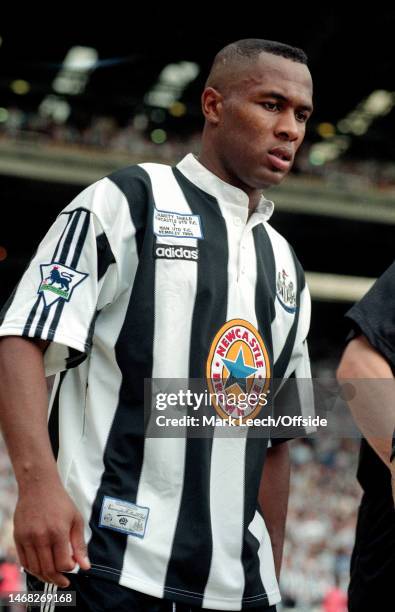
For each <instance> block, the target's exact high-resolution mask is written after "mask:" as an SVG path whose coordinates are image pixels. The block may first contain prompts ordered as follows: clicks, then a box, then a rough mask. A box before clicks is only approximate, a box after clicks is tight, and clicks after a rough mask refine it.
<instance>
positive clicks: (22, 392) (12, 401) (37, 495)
mask: <svg viewBox="0 0 395 612" xmlns="http://www.w3.org/2000/svg"><path fill="white" fill-rule="evenodd" d="M46 344H47V343H44V342H42V341H35V342H34V341H31V340H27V339H24V338H19V337H14V336H9V337H5V338H2V339H1V340H0V426H1V428H2V432H3V435H4V439H5V442H6V445H7V448H8V451H9V454H10V458H11V462H12V465H13V468H14V472H15V476H16V479H17V482H18V502H17V506H16V510H15V516H14V537H15V543H16V546H17V550H18V554H19V557H20V561H21V563H22V565H23V566H24V567H25V569H26V570H27V571H29V572H31V573H32V574H34V575H36V576H38V577H39V578H40V579H41V580H45V581H47V582H55V583H56V584H58V585H59V586H68V584H69V581H68V579H67V578H66V577H65V576H63V575H62V574H61V573H60V572H62V571H70V570H71V569H73V567H74V566H75V563H76V562H77V563H78V564H79V565H80V566H81V567H82V568H83V569H89V562H88V561H87V559H86V558H85V557H86V547H85V544H84V541H83V521H82V517H81V515H80V513H79V512H78V510H77V508H76V507H75V506H74V504H73V502H72V500H71V499H70V497H69V496H68V494H67V493H66V491H65V489H64V487H63V485H62V483H61V481H60V478H59V475H58V471H57V466H56V461H55V458H54V455H53V453H52V449H51V444H50V440H49V435H48V428H47V411H48V408H47V406H48V396H47V386H46V382H45V375H44V365H43V356H42V350H44V348H45V346H46ZM49 515H50V516H51V521H50V522H49V521H48V520H47V517H48V516H49Z"/></svg>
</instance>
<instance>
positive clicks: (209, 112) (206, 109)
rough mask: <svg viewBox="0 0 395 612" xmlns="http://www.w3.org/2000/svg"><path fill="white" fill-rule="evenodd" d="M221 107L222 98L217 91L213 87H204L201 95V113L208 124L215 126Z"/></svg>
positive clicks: (218, 119)
mask: <svg viewBox="0 0 395 612" xmlns="http://www.w3.org/2000/svg"><path fill="white" fill-rule="evenodd" d="M222 106H223V97H222V95H221V94H220V93H219V91H217V90H216V89H214V87H206V89H205V90H204V91H203V93H202V111H203V115H204V117H205V119H206V121H208V123H211V124H213V125H217V124H218V123H219V122H220V120H221V112H222Z"/></svg>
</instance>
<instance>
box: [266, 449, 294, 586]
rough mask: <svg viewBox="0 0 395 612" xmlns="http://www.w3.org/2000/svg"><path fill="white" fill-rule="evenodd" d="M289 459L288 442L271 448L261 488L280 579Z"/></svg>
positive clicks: (287, 493) (286, 508)
mask: <svg viewBox="0 0 395 612" xmlns="http://www.w3.org/2000/svg"><path fill="white" fill-rule="evenodd" d="M289 477H290V462H289V449H288V444H285V443H284V444H278V445H276V446H273V447H272V448H269V449H268V451H267V457H266V461H265V466H264V469H263V473H262V479H261V484H260V487H259V504H260V506H261V509H262V512H263V516H264V519H265V523H266V526H267V529H268V532H269V535H270V540H271V543H272V548H273V555H274V565H275V568H276V575H277V579H278V578H279V577H280V570H281V562H282V556H283V548H284V533H285V521H286V518H287V510H288V496H289Z"/></svg>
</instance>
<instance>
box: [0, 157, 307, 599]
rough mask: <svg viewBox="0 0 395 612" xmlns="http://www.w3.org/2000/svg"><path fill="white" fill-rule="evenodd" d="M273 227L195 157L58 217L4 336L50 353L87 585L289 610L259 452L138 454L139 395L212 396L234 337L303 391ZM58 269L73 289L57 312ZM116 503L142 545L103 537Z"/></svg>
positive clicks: (299, 292) (193, 447)
mask: <svg viewBox="0 0 395 612" xmlns="http://www.w3.org/2000/svg"><path fill="white" fill-rule="evenodd" d="M272 211H273V203H272V202H270V201H269V200H267V199H265V198H264V197H263V196H262V199H261V202H260V204H259V206H258V207H257V209H256V211H255V212H254V213H253V214H252V215H251V216H250V218H249V219H248V197H247V195H246V194H245V193H244V192H243V191H241V190H240V189H238V188H236V187H233V186H231V185H229V184H227V183H224V182H223V181H221V180H220V179H219V178H218V177H216V176H215V175H214V174H212V173H211V172H209V171H208V170H207V169H206V168H205V167H203V166H202V165H201V164H200V163H199V162H198V160H197V159H196V158H195V157H194V156H193V155H192V154H190V155H188V156H186V157H185V158H184V159H183V160H182V161H181V162H180V163H179V164H178V166H177V167H175V168H172V167H170V166H166V165H161V164H141V165H138V166H132V167H128V168H125V169H122V170H120V171H117V172H115V173H113V174H112V175H110V176H108V177H106V178H103V179H101V180H99V181H98V182H96V183H95V184H93V185H91V186H89V187H88V188H87V189H85V190H84V191H83V192H82V193H81V194H80V195H78V196H77V197H76V198H75V200H74V201H73V202H71V204H70V205H69V206H68V207H67V208H66V209H65V210H64V211H63V212H62V213H61V214H60V215H59V217H58V218H57V219H56V221H55V223H54V225H53V226H52V227H51V229H50V230H49V232H48V234H47V236H46V237H45V238H44V240H43V241H42V242H41V244H40V246H39V248H38V250H37V253H36V255H35V257H34V258H33V260H32V262H31V263H30V264H29V267H28V269H27V271H26V272H25V274H24V276H23V278H22V279H21V281H20V283H19V285H18V286H17V288H16V290H15V292H14V293H13V295H12V296H11V298H10V300H9V302H8V303H7V304H6V306H5V307H4V309H3V312H2V315H1V326H0V334H1V335H24V336H27V337H35V338H42V339H47V340H50V341H51V344H50V345H49V347H48V349H47V350H46V353H45V364H46V370H47V373H48V375H49V374H54V373H55V374H56V382H55V385H54V389H53V392H52V397H51V402H50V410H49V433H50V437H51V442H52V447H53V450H54V453H55V455H56V457H57V461H58V466H59V472H60V474H61V477H62V480H63V482H64V485H65V487H66V489H67V491H68V492H69V494H70V495H71V497H72V498H73V499H74V501H75V502H76V504H77V506H78V508H79V509H80V511H81V512H82V514H83V516H84V518H85V537H86V541H87V542H88V552H89V557H90V560H91V562H92V570H91V571H92V573H93V574H96V575H98V576H102V577H103V578H107V579H110V580H113V581H115V582H119V583H120V584H121V585H123V586H126V587H129V588H132V589H135V590H138V591H141V592H144V593H147V594H149V595H152V596H154V597H159V598H168V599H170V600H172V601H180V602H185V603H189V604H191V605H195V606H201V607H203V608H209V609H219V610H239V609H241V608H242V607H243V608H248V607H251V608H253V607H257V606H261V607H265V606H267V607H269V606H271V605H273V604H275V603H277V602H278V601H280V595H279V590H278V585H277V581H276V577H275V570H274V563H273V554H272V549H271V544H270V538H269V535H268V531H267V528H266V526H265V523H264V520H263V517H262V513H261V510H260V508H259V507H258V502H257V496H258V488H259V482H260V478H261V474H262V468H263V464H264V460H265V456H266V450H267V445H268V441H267V439H261V438H257V437H251V436H249V435H248V431H247V430H248V428H245V430H243V432H244V433H241V434H240V435H238V436H234V435H232V436H226V435H225V436H224V435H223V432H222V435H218V433H217V431H216V429H214V430H213V434H212V435H211V436H208V437H206V438H193V437H188V436H185V437H179V438H170V437H168V438H166V437H165V436H163V437H161V438H149V437H146V436H145V433H144V432H145V430H144V385H143V381H144V379H150V378H155V379H156V378H157V379H166V378H169V379H185V380H188V379H192V378H203V379H204V378H205V376H206V364H207V360H208V355H209V352H210V347H211V346H212V343H213V339H214V338H215V337H216V335H217V334H218V332H219V330H221V328H222V327H223V326H224V325H225V324H226V323H227V322H230V321H233V320H235V321H244V322H246V325H247V324H248V325H249V326H250V328H251V329H253V330H256V333H257V334H258V335H259V337H260V338H261V339H262V342H263V344H264V347H265V350H266V352H267V356H268V362H267V364H266V368H267V371H268V372H269V371H270V377H275V378H284V377H290V376H296V377H302V378H308V377H309V376H310V369H309V359H308V353H307V346H306V336H307V332H308V328H309V322H310V297H309V292H308V288H307V286H306V285H305V281H304V274H303V270H302V268H301V266H300V263H299V262H298V260H297V258H296V257H295V254H294V252H293V250H292V248H291V247H290V246H289V245H288V243H287V241H286V240H285V239H284V238H283V237H281V236H280V235H279V234H278V233H277V232H276V231H275V230H274V229H273V228H272V227H271V226H270V225H269V223H268V219H269V217H270V216H271V214H272ZM171 249H173V250H171ZM54 268H56V269H58V271H59V270H60V271H61V273H62V271H63V273H67V274H68V276H67V277H66V278H69V277H71V276H72V275H73V274H74V276H73V279H74V281H71V282H75V285H72V288H71V293H70V294H67V295H68V299H65V298H62V297H59V299H57V300H56V301H52V302H51V303H50V304H48V300H54V299H55V298H56V296H57V293H56V292H55V293H54V291H53V289H51V286H50V285H51V281H49V280H48V279H44V278H43V276H45V274H48V273H49V271H50V273H51V274H52V271H53V270H54ZM65 270H66V271H67V272H64V271H65ZM75 279H80V280H79V281H78V283H77V281H76V280H75ZM44 285H45V286H46V287H47V289H45V290H40V291H39V288H42V287H43V286H44ZM52 285H54V286H55V287H56V286H57V285H56V283H52ZM48 287H49V288H48ZM45 291H47V293H48V295H47V294H46V295H45V297H44V296H43V293H45ZM51 291H52V293H51ZM52 294H54V295H52ZM62 295H63V294H62ZM54 296H55V297H54ZM46 300H47V301H46ZM268 375H269V374H268ZM309 402H310V400H309V398H303V410H304V411H306V412H308V411H310V410H311V406H310V405H309ZM122 503H125V504H129V506H128V507H129V508H131V507H132V508H134V511H135V512H139V513H140V519H141V521H142V523H140V526H141V524H144V529H143V530H142V531H141V533H137V527H136V529H135V532H133V533H131V532H127V530H126V529H122V528H121V527H120V525H118V527H119V528H117V529H115V528H113V527H112V526H111V520H112V519H111V517H110V515H111V513H112V512H115V510H111V508H114V507H115V508H116V507H118V508H119V506H117V504H122ZM108 504H110V505H108ZM111 504H113V505H112V506H111ZM114 504H115V506H114ZM130 504H132V506H130ZM106 508H107V510H108V509H110V510H109V511H107V510H106ZM141 517H142V518H141ZM105 521H109V523H108V524H106V523H105Z"/></svg>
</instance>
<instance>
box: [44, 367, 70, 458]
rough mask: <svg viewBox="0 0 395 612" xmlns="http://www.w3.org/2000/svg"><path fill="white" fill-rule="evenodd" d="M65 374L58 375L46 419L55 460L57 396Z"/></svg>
mask: <svg viewBox="0 0 395 612" xmlns="http://www.w3.org/2000/svg"><path fill="white" fill-rule="evenodd" d="M66 374H67V372H66V371H63V372H61V373H60V375H59V384H58V387H57V389H56V394H55V397H54V400H53V403H52V407H51V413H50V415H49V419H48V433H49V439H50V441H51V447H52V452H53V454H54V457H55V459H57V458H58V453H59V396H60V390H61V387H62V383H63V381H64V378H65V376H66Z"/></svg>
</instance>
